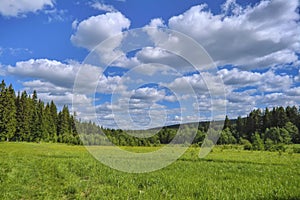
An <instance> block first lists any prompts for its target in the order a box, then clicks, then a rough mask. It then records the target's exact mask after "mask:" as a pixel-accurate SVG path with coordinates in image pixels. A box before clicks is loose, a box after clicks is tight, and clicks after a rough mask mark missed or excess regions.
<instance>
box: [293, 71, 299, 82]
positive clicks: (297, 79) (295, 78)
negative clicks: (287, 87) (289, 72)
mask: <svg viewBox="0 0 300 200" xmlns="http://www.w3.org/2000/svg"><path fill="white" fill-rule="evenodd" d="M294 80H295V81H296V82H300V70H299V72H298V75H297V76H295V77H294Z"/></svg>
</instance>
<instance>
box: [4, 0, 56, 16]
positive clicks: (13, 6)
mask: <svg viewBox="0 0 300 200" xmlns="http://www.w3.org/2000/svg"><path fill="white" fill-rule="evenodd" d="M54 2H55V1H54V0H14V1H11V0H1V1H0V14H1V15H3V16H6V17H18V16H26V13H28V12H33V13H35V12H37V11H39V10H43V9H44V8H45V7H53V6H54Z"/></svg>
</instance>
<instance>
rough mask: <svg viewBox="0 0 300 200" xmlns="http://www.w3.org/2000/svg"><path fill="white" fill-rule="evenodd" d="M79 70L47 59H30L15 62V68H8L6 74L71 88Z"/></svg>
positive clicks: (76, 67)
mask: <svg viewBox="0 0 300 200" xmlns="http://www.w3.org/2000/svg"><path fill="white" fill-rule="evenodd" d="M78 69H79V65H77V66H73V65H68V64H63V63H61V62H59V61H55V60H48V59H37V60H34V59H30V60H28V61H22V62H17V63H16V66H15V67H13V66H8V73H10V74H13V75H18V76H21V77H31V78H36V79H41V80H43V81H48V82H51V83H53V84H55V85H57V86H62V87H71V86H73V84H74V78H75V76H76V73H77V71H78Z"/></svg>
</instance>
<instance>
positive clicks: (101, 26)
mask: <svg viewBox="0 0 300 200" xmlns="http://www.w3.org/2000/svg"><path fill="white" fill-rule="evenodd" d="M75 24H76V23H74V25H75ZM129 26H130V20H129V19H127V18H126V17H125V16H124V15H123V14H122V13H120V12H111V13H106V14H103V15H98V16H92V17H90V18H88V19H86V20H84V21H81V22H80V23H79V24H78V25H77V26H76V32H75V33H74V34H73V35H72V36H71V41H72V43H73V44H75V45H77V46H80V47H84V48H87V49H88V50H92V49H93V48H95V47H96V46H97V45H98V44H99V43H100V42H102V41H104V40H105V39H107V38H109V37H112V36H115V35H118V34H120V33H122V30H125V29H128V28H129ZM118 45H119V43H118V44H117V45H114V47H116V46H118Z"/></svg>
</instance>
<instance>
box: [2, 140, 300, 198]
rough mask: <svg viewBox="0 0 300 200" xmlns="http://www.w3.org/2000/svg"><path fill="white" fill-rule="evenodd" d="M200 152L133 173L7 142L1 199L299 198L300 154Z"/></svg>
mask: <svg viewBox="0 0 300 200" xmlns="http://www.w3.org/2000/svg"><path fill="white" fill-rule="evenodd" d="M105 148H108V147H105ZM157 148H159V147H126V149H127V150H131V151H135V152H147V151H153V150H155V149H157ZM198 152H199V148H194V147H191V148H189V150H188V151H187V152H186V153H185V154H184V155H183V156H182V157H181V158H179V159H178V160H177V161H176V162H174V163H173V164H171V165H169V166H167V167H165V168H163V169H161V170H158V171H154V172H150V173H142V174H133V173H125V172H120V171H117V170H114V169H111V168H109V167H107V166H105V165H103V164H102V163H101V162H99V161H98V160H96V159H95V158H94V157H93V156H92V155H90V154H89V153H88V151H87V150H86V149H85V147H83V146H70V145H64V144H49V143H41V144H38V143H6V142H3V143H0V156H1V159H0V199H300V154H296V153H292V151H286V152H265V151H244V150H242V149H241V148H239V146H217V147H215V148H214V149H213V151H212V152H211V153H210V154H209V155H208V156H207V157H205V158H203V159H200V158H198Z"/></svg>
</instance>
